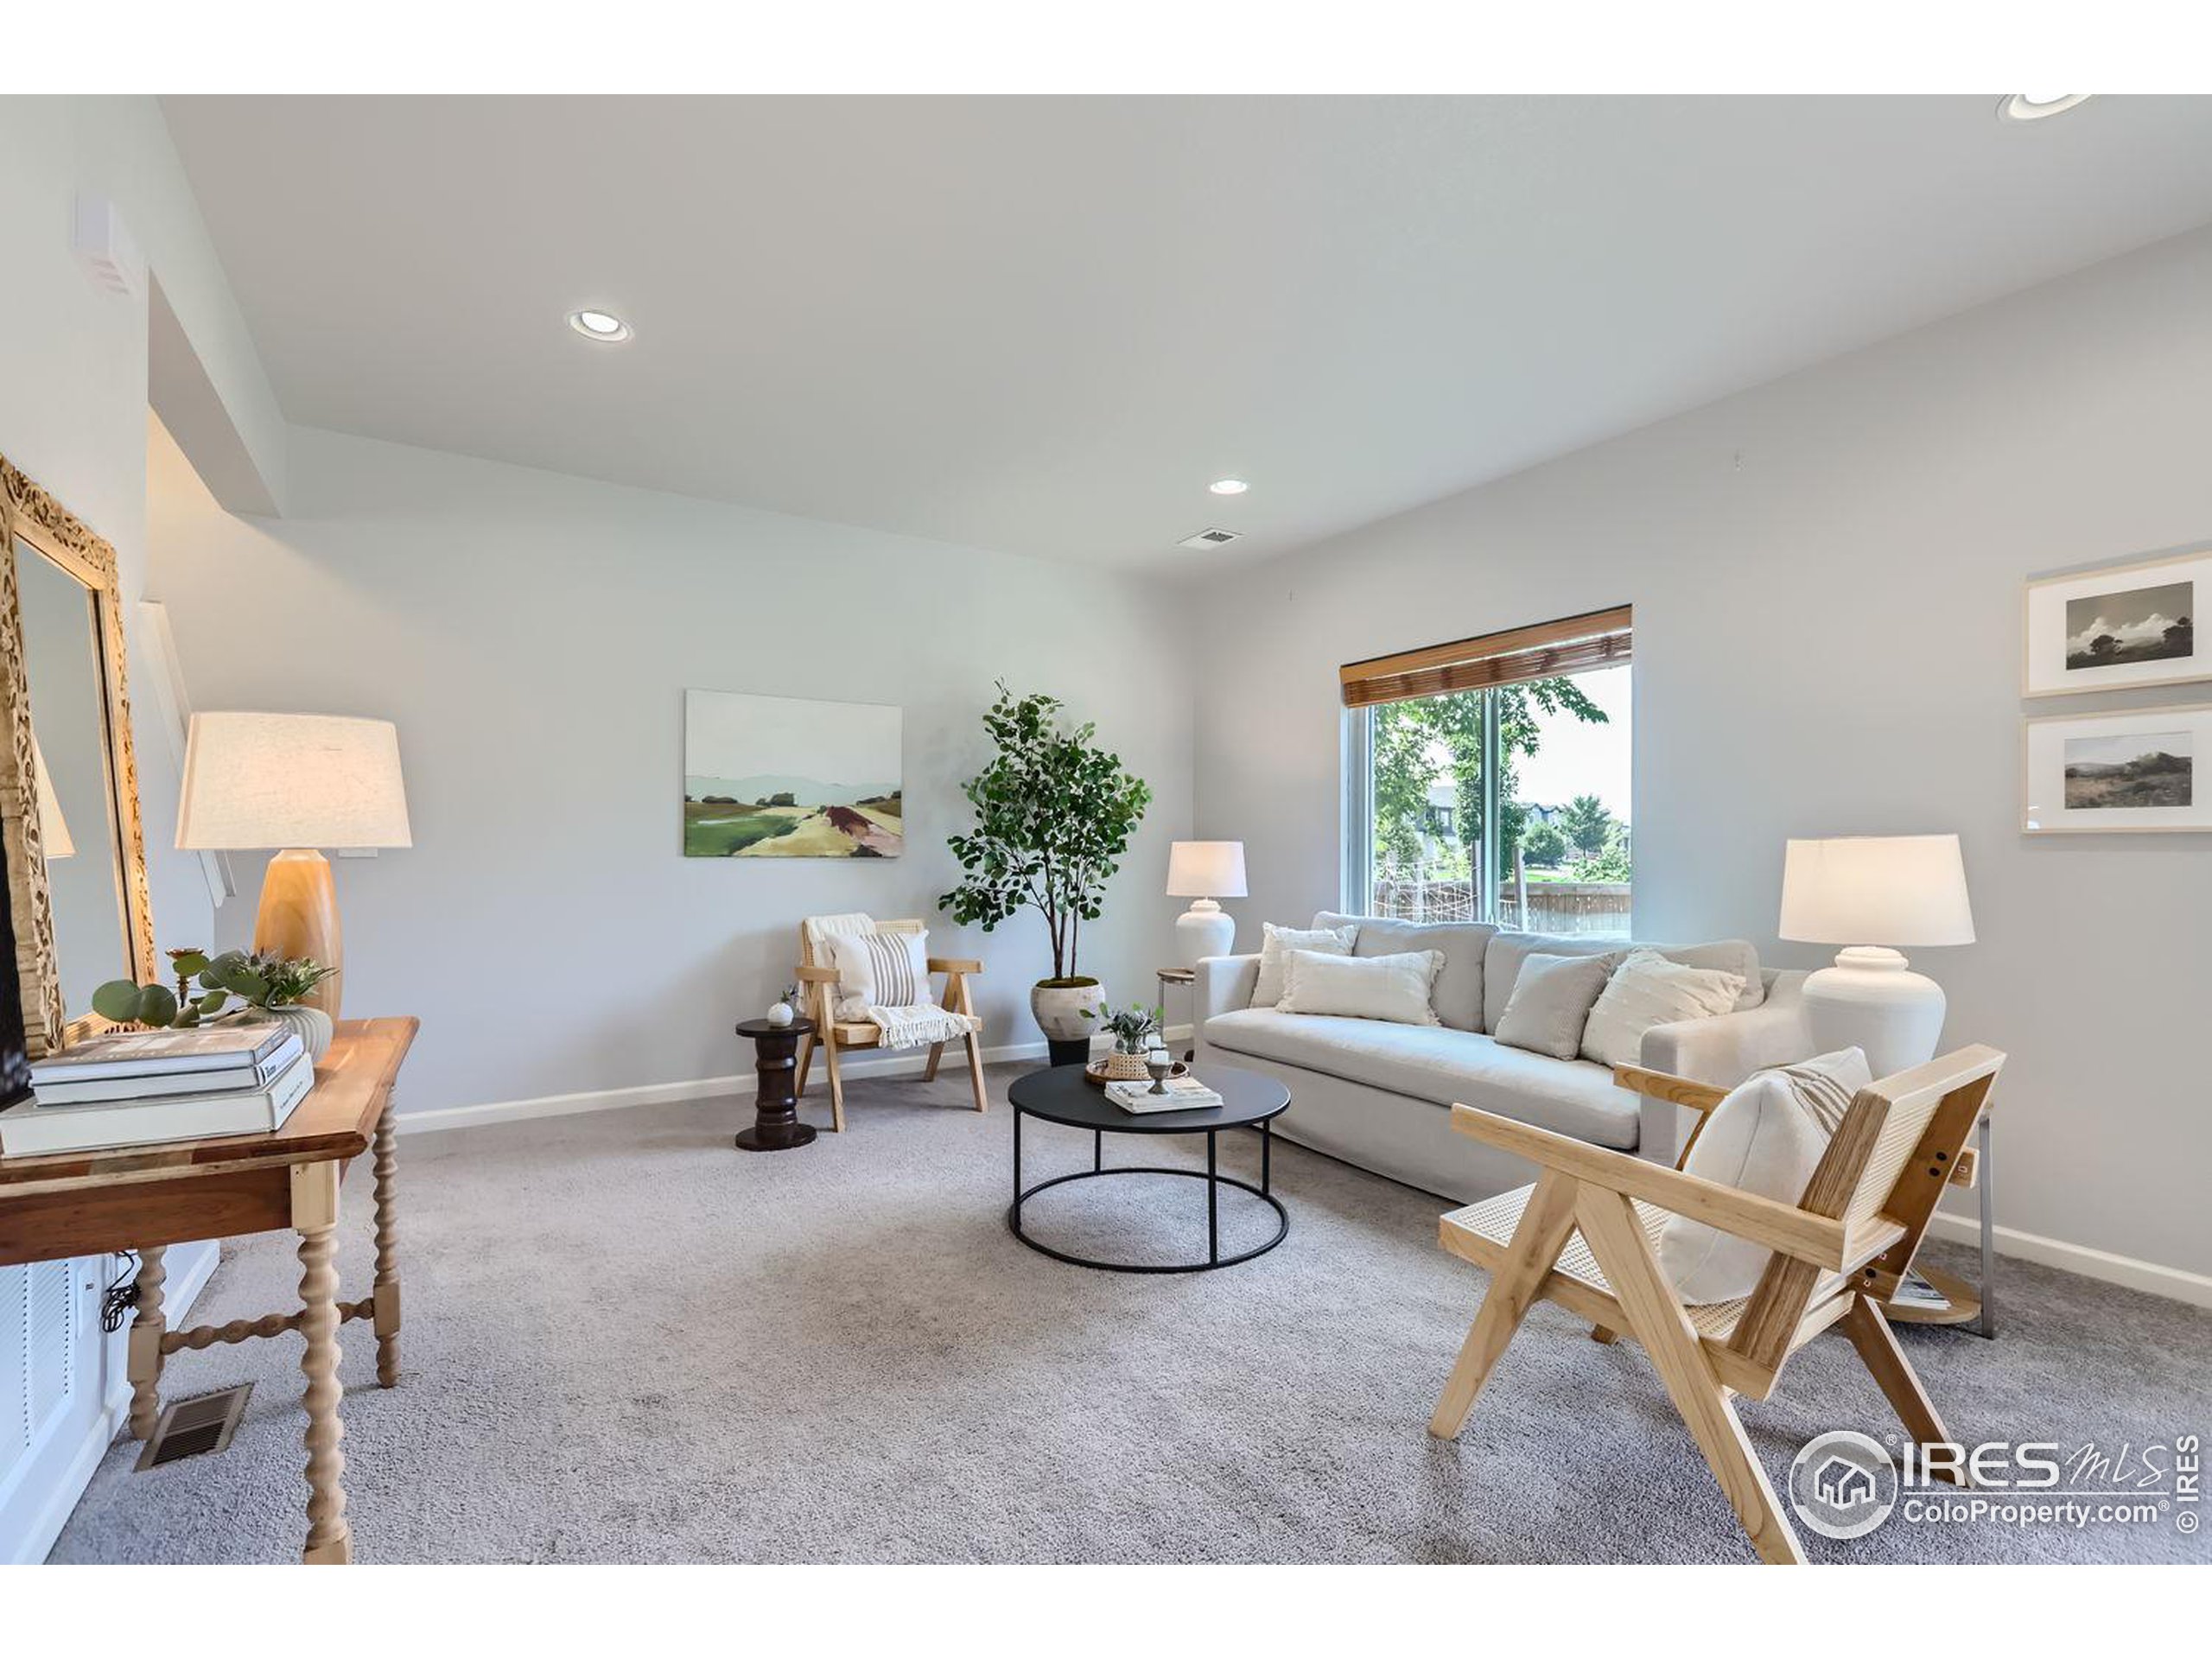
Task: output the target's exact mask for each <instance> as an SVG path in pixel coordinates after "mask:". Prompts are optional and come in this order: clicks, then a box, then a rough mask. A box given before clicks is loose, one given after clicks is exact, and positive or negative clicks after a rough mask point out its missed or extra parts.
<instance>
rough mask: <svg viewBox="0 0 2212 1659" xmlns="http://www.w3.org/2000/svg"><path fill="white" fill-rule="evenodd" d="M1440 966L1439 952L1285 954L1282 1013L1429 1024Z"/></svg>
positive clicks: (1434, 1019) (1432, 1019)
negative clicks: (1347, 954) (1341, 954)
mask: <svg viewBox="0 0 2212 1659" xmlns="http://www.w3.org/2000/svg"><path fill="white" fill-rule="evenodd" d="M1443 966H1444V955H1443V952H1441V951H1440V950H1408V951H1407V952H1405V953H1404V954H1403V955H1402V956H1395V957H1340V956H1336V955H1332V954H1329V955H1325V954H1324V953H1322V952H1321V951H1319V950H1287V951H1285V952H1284V953H1283V992H1282V1001H1281V1002H1278V1003H1277V1004H1276V1005H1275V1006H1276V1007H1278V1008H1280V1009H1281V1011H1282V1012H1283V1013H1285V1014H1340V1015H1343V1016H1344V1017H1345V1018H1348V1019H1352V1020H1389V1022H1390V1023H1391V1024H1393V1025H1400V1026H1433V1025H1440V1024H1441V1023H1442V1022H1441V1021H1440V1020H1438V1019H1437V1017H1436V1008H1435V1005H1434V1004H1433V1002H1432V1001H1430V998H1431V996H1432V995H1433V992H1434V989H1435V986H1436V976H1437V974H1438V973H1439V971H1440V970H1441V969H1442V968H1443Z"/></svg>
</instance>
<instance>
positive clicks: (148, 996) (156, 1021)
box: [133, 985, 176, 1026]
mask: <svg viewBox="0 0 2212 1659" xmlns="http://www.w3.org/2000/svg"><path fill="white" fill-rule="evenodd" d="M133 1017H134V1018H135V1019H136V1020H137V1021H138V1023H139V1024H140V1025H142V1026H166V1025H170V1024H173V1023H174V1022H175V1020H176V994H175V992H174V991H172V990H170V989H169V988H168V986H166V985H142V986H140V987H139V988H138V1011H137V1014H135V1015H134V1016H133Z"/></svg>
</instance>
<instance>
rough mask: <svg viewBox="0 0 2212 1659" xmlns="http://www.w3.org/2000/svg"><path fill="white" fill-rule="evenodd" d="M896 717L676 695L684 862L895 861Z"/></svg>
mask: <svg viewBox="0 0 2212 1659" xmlns="http://www.w3.org/2000/svg"><path fill="white" fill-rule="evenodd" d="M902 727H903V721H902V715H901V711H900V710H899V709H896V708H892V707H888V706H887V705H884V704H881V703H874V702H817V701H815V700H814V699H811V698H807V697H764V696H754V695H753V694H752V693H750V692H745V691H686V692H685V693H684V694H683V855H684V856H685V857H686V858H896V857H898V856H899V852H900V851H901V850H902V849H903V847H904V844H905V838H906V828H905V824H906V811H905V804H906V803H905V791H904V785H903V782H902V773H901V771H900V767H899V742H900V739H901V735H902Z"/></svg>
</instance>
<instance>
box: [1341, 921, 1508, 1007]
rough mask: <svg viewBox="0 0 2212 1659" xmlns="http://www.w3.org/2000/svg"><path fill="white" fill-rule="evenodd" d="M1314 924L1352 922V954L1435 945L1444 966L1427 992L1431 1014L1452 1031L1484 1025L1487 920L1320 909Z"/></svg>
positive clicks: (1432, 947) (1348, 924) (1376, 954)
mask: <svg viewBox="0 0 2212 1659" xmlns="http://www.w3.org/2000/svg"><path fill="white" fill-rule="evenodd" d="M1313 925H1314V926H1316V927H1357V929H1358V930H1359V932H1358V935H1357V938H1355V939H1354V940H1353V941H1352V955H1354V956H1356V957H1395V956H1398V955H1401V954H1402V953H1403V952H1405V951H1408V950H1440V951H1442V952H1443V954H1444V967H1443V969H1442V970H1441V971H1440V972H1439V973H1438V975H1437V976H1436V984H1435V986H1434V988H1433V993H1432V996H1433V1003H1434V1006H1435V1008H1436V1017H1437V1018H1438V1019H1439V1020H1442V1021H1443V1022H1444V1023H1445V1024H1446V1025H1447V1026H1450V1027H1452V1028H1453V1029H1454V1030H1458V1031H1484V1030H1486V1029H1488V1027H1489V1022H1488V1021H1487V1020H1484V1018H1483V953H1484V950H1487V949H1488V947H1489V944H1490V940H1491V935H1492V934H1493V933H1496V932H1497V929H1496V928H1494V927H1492V926H1491V925H1490V924H1489V923H1487V922H1401V921H1397V920H1395V919H1393V918H1389V917H1387V916H1344V915H1340V914H1338V912H1335V911H1333V910H1325V911H1323V912H1321V913H1320V914H1319V915H1318V916H1316V917H1315V918H1313Z"/></svg>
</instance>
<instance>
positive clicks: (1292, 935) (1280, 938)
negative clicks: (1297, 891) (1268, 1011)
mask: <svg viewBox="0 0 2212 1659" xmlns="http://www.w3.org/2000/svg"><path fill="white" fill-rule="evenodd" d="M1358 931H1359V930H1358V929H1357V928H1355V927H1352V926H1350V925H1346V926H1344V927H1317V928H1313V929H1312V930H1310V931H1309V930H1307V929H1305V928H1300V927H1277V926H1276V925H1274V923H1273V922H1263V923H1262V924H1261V925H1260V977H1259V978H1258V979H1257V980H1256V981H1255V982H1253V986H1252V1006H1253V1007H1255V1008H1272V1007H1274V1005H1275V1004H1276V1003H1278V1002H1280V1001H1282V977H1283V965H1282V958H1283V953H1284V952H1285V951H1286V950H1320V951H1324V952H1326V953H1328V954H1330V955H1332V956H1339V957H1348V956H1350V955H1351V942H1352V938H1353V936H1354V935H1355V934H1357V932H1358Z"/></svg>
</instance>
